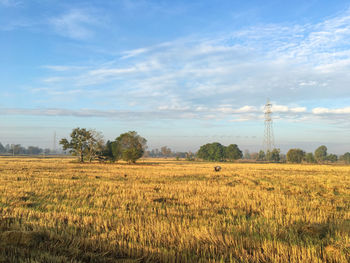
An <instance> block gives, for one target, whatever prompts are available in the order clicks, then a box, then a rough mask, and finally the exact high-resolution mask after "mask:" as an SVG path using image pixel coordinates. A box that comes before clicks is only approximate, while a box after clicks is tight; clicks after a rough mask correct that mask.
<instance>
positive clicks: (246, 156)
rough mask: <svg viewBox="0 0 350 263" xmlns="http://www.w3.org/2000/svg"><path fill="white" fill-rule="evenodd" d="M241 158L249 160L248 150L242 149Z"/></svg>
mask: <svg viewBox="0 0 350 263" xmlns="http://www.w3.org/2000/svg"><path fill="white" fill-rule="evenodd" d="M243 158H244V159H247V160H249V159H250V158H251V155H250V152H249V150H247V149H246V150H244V154H243Z"/></svg>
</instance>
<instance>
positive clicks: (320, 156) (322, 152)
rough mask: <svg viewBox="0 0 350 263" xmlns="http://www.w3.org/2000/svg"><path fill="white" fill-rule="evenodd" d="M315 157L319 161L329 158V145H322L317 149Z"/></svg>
mask: <svg viewBox="0 0 350 263" xmlns="http://www.w3.org/2000/svg"><path fill="white" fill-rule="evenodd" d="M315 159H316V161H317V162H318V163H322V162H324V161H326V160H327V147H326V146H324V145H322V146H320V147H318V148H317V149H316V150H315Z"/></svg>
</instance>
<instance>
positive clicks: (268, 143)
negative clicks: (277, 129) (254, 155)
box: [263, 99, 275, 153]
mask: <svg viewBox="0 0 350 263" xmlns="http://www.w3.org/2000/svg"><path fill="white" fill-rule="evenodd" d="M264 114H265V131H264V142H263V149H264V151H265V153H267V151H270V152H271V151H272V149H274V148H275V141H274V136H273V127H272V117H271V115H272V104H271V102H270V100H269V99H268V100H267V102H266V104H265V108H264Z"/></svg>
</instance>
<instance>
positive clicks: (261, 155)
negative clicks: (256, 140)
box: [257, 150, 265, 161]
mask: <svg viewBox="0 0 350 263" xmlns="http://www.w3.org/2000/svg"><path fill="white" fill-rule="evenodd" d="M264 160H265V152H264V151H263V150H260V151H259V153H258V158H257V161H264Z"/></svg>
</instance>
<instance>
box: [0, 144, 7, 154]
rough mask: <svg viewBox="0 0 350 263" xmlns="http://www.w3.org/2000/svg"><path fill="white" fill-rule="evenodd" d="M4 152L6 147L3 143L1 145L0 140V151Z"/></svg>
mask: <svg viewBox="0 0 350 263" xmlns="http://www.w3.org/2000/svg"><path fill="white" fill-rule="evenodd" d="M5 152H6V149H5V147H4V145H2V144H1V142H0V153H5Z"/></svg>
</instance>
